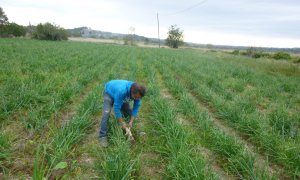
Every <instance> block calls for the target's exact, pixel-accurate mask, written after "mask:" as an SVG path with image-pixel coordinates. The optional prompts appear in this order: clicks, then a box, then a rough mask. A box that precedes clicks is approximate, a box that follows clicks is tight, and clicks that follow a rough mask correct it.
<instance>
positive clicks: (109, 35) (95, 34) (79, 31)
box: [67, 26, 300, 53]
mask: <svg viewBox="0 0 300 180" xmlns="http://www.w3.org/2000/svg"><path fill="white" fill-rule="evenodd" d="M67 30H68V31H69V32H70V34H71V36H74V37H85V38H99V39H116V40H124V39H125V38H126V37H127V38H128V34H121V33H113V32H106V31H99V30H93V29H91V28H89V27H85V26H83V27H78V28H74V29H67ZM130 38H132V39H133V40H134V41H139V42H144V43H145V44H158V39H157V38H148V37H145V36H140V35H136V34H133V35H132V36H130ZM160 43H161V44H165V39H161V40H160ZM185 46H186V47H193V48H208V49H222V50H246V49H247V48H249V47H248V46H229V45H212V44H200V43H191V42H185ZM257 48H259V49H261V50H263V51H266V52H278V51H285V52H290V53H300V48H269V47H257Z"/></svg>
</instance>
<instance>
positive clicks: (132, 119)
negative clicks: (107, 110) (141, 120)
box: [128, 116, 134, 128]
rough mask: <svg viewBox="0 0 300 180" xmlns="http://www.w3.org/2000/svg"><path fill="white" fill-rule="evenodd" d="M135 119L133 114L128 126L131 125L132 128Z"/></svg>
mask: <svg viewBox="0 0 300 180" xmlns="http://www.w3.org/2000/svg"><path fill="white" fill-rule="evenodd" d="M133 121H134V117H133V116H131V118H130V122H129V124H128V127H129V128H132V125H133Z"/></svg>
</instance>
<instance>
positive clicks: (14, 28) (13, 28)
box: [0, 23, 26, 37]
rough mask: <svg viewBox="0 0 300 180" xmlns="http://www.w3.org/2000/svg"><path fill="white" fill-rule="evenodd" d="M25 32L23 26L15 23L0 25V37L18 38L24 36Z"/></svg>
mask: <svg viewBox="0 0 300 180" xmlns="http://www.w3.org/2000/svg"><path fill="white" fill-rule="evenodd" d="M25 34H26V30H25V28H24V27H23V26H20V25H18V24H16V23H7V24H1V25H0V36H1V37H12V36H14V37H20V36H25Z"/></svg>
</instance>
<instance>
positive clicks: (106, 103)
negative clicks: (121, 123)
mask: <svg viewBox="0 0 300 180" xmlns="http://www.w3.org/2000/svg"><path fill="white" fill-rule="evenodd" d="M113 104H114V101H113V98H112V97H110V95H108V94H107V93H103V111H102V120H101V125H100V133H99V135H100V137H106V136H107V133H108V120H109V116H110V113H111V110H112V109H113ZM121 112H122V115H123V117H124V118H126V119H128V118H130V117H131V113H132V110H131V108H130V104H129V103H123V104H122V107H121Z"/></svg>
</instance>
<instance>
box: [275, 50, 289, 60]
mask: <svg viewBox="0 0 300 180" xmlns="http://www.w3.org/2000/svg"><path fill="white" fill-rule="evenodd" d="M273 58H274V59H277V60H278V59H285V60H290V59H292V57H291V55H290V54H289V53H287V52H277V53H275V54H274V55H273Z"/></svg>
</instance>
